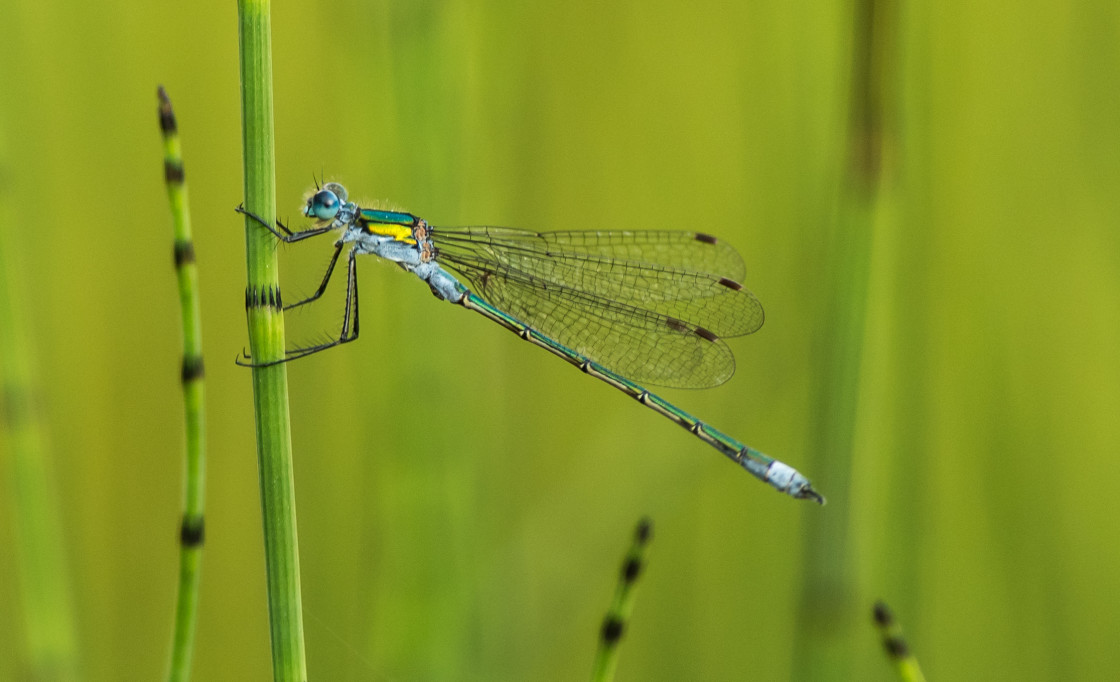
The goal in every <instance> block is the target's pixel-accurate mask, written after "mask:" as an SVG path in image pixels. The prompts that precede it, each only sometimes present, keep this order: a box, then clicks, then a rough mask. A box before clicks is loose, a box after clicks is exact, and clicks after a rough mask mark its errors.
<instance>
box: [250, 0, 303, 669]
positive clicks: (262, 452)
mask: <svg viewBox="0 0 1120 682" xmlns="http://www.w3.org/2000/svg"><path fill="white" fill-rule="evenodd" d="M237 11H238V23H239V36H240V47H241V114H242V146H243V154H244V161H245V208H246V210H248V211H249V212H251V213H253V214H255V215H257V216H260V217H261V218H262V219H263V220H267V221H269V222H272V221H274V220H275V217H276V179H275V178H276V158H275V150H274V142H273V140H274V135H273V124H272V44H271V43H272V37H271V19H270V17H269V11H270V3H269V2H268V0H239V2H238V3H237ZM245 253H246V261H247V263H246V268H247V273H248V284H247V287H246V290H245V309H246V315H247V317H248V326H249V348H250V353H251V357H252V358H253V360H254V361H256V362H268V361H272V360H279V359H282V358H283V357H284V317H283V304H282V302H281V300H280V282H279V276H278V271H277V262H276V240H275V238H274V237H273V236H272V234H270V233H269V231H268V230H266V229H265V228H264V227H262V226H260V225H258V224H257V223H256V222H255V221H254V220H253V219H252V218H249V217H248V216H246V217H245ZM252 371H253V398H254V400H255V408H256V425H257V466H258V473H259V476H260V490H261V509H262V515H263V521H264V547H265V562H266V570H267V585H268V615H269V628H270V634H271V640H272V673H273V678H274V679H276V680H285V681H287V680H304V679H306V678H307V662H306V655H305V650H304V642H303V607H302V600H301V596H300V584H299V543H298V540H297V536H296V500H295V480H294V476H293V473H292V442H291V432H290V428H289V418H288V373H287V370H286V369H285V366H284V365H283V364H279V365H273V366H270V367H254V368H253V370H252Z"/></svg>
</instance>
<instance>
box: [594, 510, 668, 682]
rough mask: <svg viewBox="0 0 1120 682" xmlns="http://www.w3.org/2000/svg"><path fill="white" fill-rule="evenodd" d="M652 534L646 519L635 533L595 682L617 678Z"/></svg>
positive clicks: (607, 621) (602, 642)
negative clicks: (620, 649)
mask: <svg viewBox="0 0 1120 682" xmlns="http://www.w3.org/2000/svg"><path fill="white" fill-rule="evenodd" d="M652 533H653V524H652V522H651V521H650V520H649V519H646V518H643V519H642V520H641V521H639V522H638V527H637V529H636V530H635V531H634V542H633V544H631V545H630V551H629V552H627V553H626V559H624V560H623V562H622V572H621V573H620V574H619V577H618V587H617V588H615V592H614V600H613V601H612V602H611V607H610V610H608V611H607V617H606V618H604V619H603V627H602V629H601V630H600V631H599V650H598V653H596V655H595V667H594V669H593V670H592V672H591V680H592V682H609V681H610V680H613V679H614V671H615V668H616V667H617V666H618V643H619V642H620V641H622V635H623V634H625V632H626V625H627V623H629V622H630V612H631V611H632V610H633V608H634V584H635V583H636V582H637V581H638V578H639V576H641V573H642V569H643V568H644V566H645V560H646V553H647V550H648V549H649V540H650V536H651V535H652Z"/></svg>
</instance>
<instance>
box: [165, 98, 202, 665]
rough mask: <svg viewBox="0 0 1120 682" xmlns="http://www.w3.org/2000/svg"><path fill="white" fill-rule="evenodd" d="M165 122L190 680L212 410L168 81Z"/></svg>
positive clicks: (183, 621)
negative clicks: (207, 403)
mask: <svg viewBox="0 0 1120 682" xmlns="http://www.w3.org/2000/svg"><path fill="white" fill-rule="evenodd" d="M157 95H158V97H159V124H160V131H161V132H162V133H163V170H164V179H165V180H166V182H167V198H168V201H170V203H171V219H172V225H173V228H174V235H175V244H174V254H175V272H176V275H177V276H178V279H179V309H180V310H181V311H182V317H183V319H182V323H183V366H182V372H181V380H182V384H183V408H184V411H185V426H186V434H187V452H186V455H187V456H186V476H185V477H184V481H185V490H184V499H183V519H182V523H181V525H180V528H179V591H178V595H177V597H176V602H175V631H174V634H173V636H172V646H171V666H170V671H169V672H168V679H170V680H177V681H178V680H189V679H190V676H191V658H192V653H193V652H194V635H195V630H196V628H197V624H198V592H199V580H200V578H201V573H200V570H201V567H202V544H203V540H204V528H205V524H204V512H205V509H204V505H205V501H206V413H205V410H204V409H203V405H204V402H203V381H202V379H203V364H202V313H201V307H200V304H199V295H198V266H196V265H195V261H194V242H193V241H192V239H191V214H190V205H189V203H188V202H187V184H186V178H185V176H184V174H183V154H182V148H181V146H180V144H179V129H178V125H177V124H176V121H175V112H174V111H173V110H172V108H171V100H170V99H168V97H167V93H166V92H165V91H164V89H163V86H162V85H161V86H160V87H159V90H158V92H157Z"/></svg>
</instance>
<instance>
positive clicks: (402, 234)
mask: <svg viewBox="0 0 1120 682" xmlns="http://www.w3.org/2000/svg"><path fill="white" fill-rule="evenodd" d="M365 228H366V231H367V232H369V233H370V234H376V235H380V236H383V237H392V238H393V241H398V242H404V243H405V244H416V240H415V239H413V238H412V228H411V227H404V226H403V225H386V224H384V223H366V224H365Z"/></svg>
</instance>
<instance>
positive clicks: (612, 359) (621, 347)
mask: <svg viewBox="0 0 1120 682" xmlns="http://www.w3.org/2000/svg"><path fill="white" fill-rule="evenodd" d="M430 234H431V238H432V241H433V243H434V244H435V246H436V248H437V251H438V253H437V260H438V261H439V262H440V263H442V264H443V265H445V266H447V267H448V268H450V269H452V270H455V271H456V272H458V273H459V274H460V275H462V277H463V278H464V279H465V280H466V281H467V282H469V283H470V285H471V290H472V291H473V292H474V293H475V294H476V295H478V296H479V297H481V298H482V299H484V300H486V301H487V302H488V303H490V304H491V305H493V306H495V307H497V308H499V309H501V310H503V311H505V312H507V313H509V314H510V315H513V316H514V317H516V318H518V319H520V320H521V321H522V322H524V323H525V324H527V325H529V326H531V327H533V328H534V329H536V330H537V331H539V332H541V333H542V334H545V335H546V336H549V337H550V338H553V339H555V340H556V341H558V342H560V343H562V344H564V345H565V346H568V347H569V348H571V349H572V350H574V351H576V352H578V353H580V354H581V355H585V356H587V357H588V358H590V359H592V360H594V361H595V362H598V363H599V364H601V365H603V366H604V367H607V368H608V369H611V370H612V371H615V372H617V373H619V374H621V375H623V376H626V377H628V378H631V379H633V380H635V381H641V382H646V383H652V384H659V385H662V386H673V387H680V388H702V387H709V386H716V385H719V384H721V383H723V382H724V381H727V379H729V378H730V377H731V375H732V374H733V373H734V371H735V358H734V356H733V354H732V353H731V349H730V348H728V346H727V344H726V343H724V342H723V341H722V340H721V339H720V338H719V337H720V336H735V335H741V334H749V333H750V332H753V331H755V330H756V329H758V328H759V326H761V324H762V319H763V314H762V306H761V304H759V302H758V300H757V299H756V298H755V297H754V295H753V294H751V293H750V292H749V291H747V290H746V289H743V288H742V287H741V286H740V285H739V284H738V283H737V281H735V280H732V279H731V277H729V276H726V275H717V274H713V273H711V272H708V271H707V270H708V269H715V268H720V267H722V268H728V269H729V270H724V272H731V274H736V273H735V271H739V272H741V270H742V261H741V259H739V256H738V254H737V253H736V252H735V251H734V250H733V249H731V248H730V247H728V246H726V245H722V244H721V243H720V242H718V241H717V240H715V239H714V238H711V237H707V236H706V235H700V236H698V235H697V234H695V233H686V232H545V233H537V232H529V231H525V230H515V229H511V228H496V227H471V228H450V229H449V228H434V227H433V228H431V233H430ZM666 263H668V264H666Z"/></svg>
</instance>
